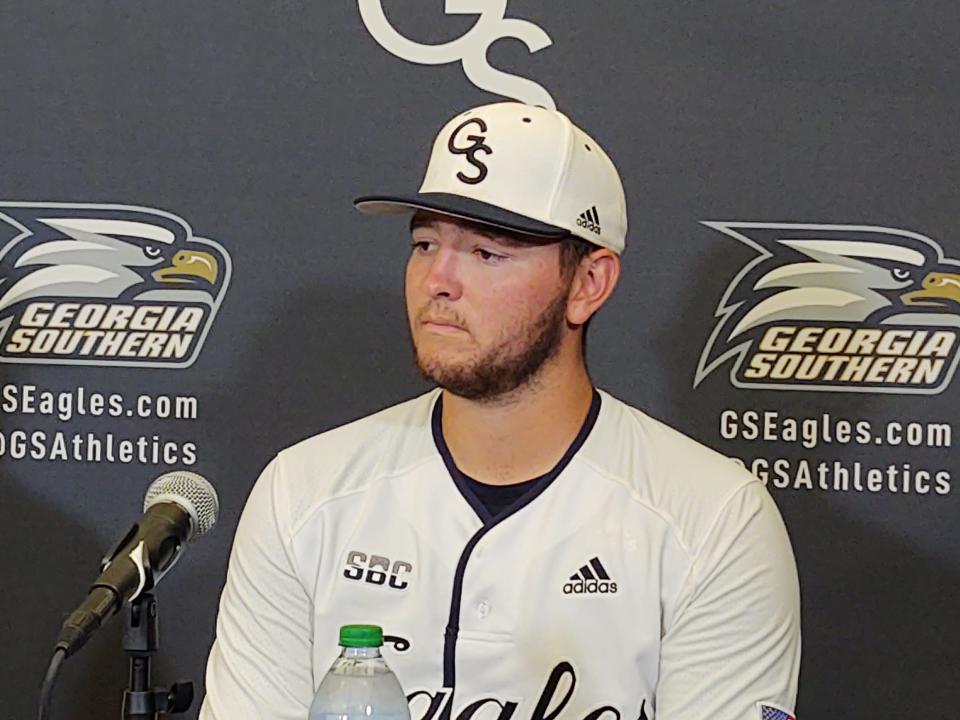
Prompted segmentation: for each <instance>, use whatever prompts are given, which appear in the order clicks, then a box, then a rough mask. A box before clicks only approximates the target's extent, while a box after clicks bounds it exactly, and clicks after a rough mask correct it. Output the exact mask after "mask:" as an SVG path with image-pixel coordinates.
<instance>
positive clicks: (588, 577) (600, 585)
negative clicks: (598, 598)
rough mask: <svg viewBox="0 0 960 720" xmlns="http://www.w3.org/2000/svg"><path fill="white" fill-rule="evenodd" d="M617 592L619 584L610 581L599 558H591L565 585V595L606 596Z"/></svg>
mask: <svg viewBox="0 0 960 720" xmlns="http://www.w3.org/2000/svg"><path fill="white" fill-rule="evenodd" d="M616 591H617V584H616V583H615V582H613V581H612V580H611V579H610V575H608V574H607V571H606V569H605V568H604V567H603V564H602V563H601V562H600V558H598V557H594V558H591V559H590V562H588V563H587V564H586V565H584V566H583V567H581V568H580V569H579V570H577V572H575V573H574V574H573V575H571V576H570V580H569V581H568V582H565V583H564V584H563V594H564V595H600V594H604V595H605V594H607V593H610V594H612V593H615V592H616Z"/></svg>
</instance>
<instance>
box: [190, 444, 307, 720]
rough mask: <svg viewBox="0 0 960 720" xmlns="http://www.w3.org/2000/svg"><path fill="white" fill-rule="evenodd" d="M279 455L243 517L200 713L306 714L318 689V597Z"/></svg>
mask: <svg viewBox="0 0 960 720" xmlns="http://www.w3.org/2000/svg"><path fill="white" fill-rule="evenodd" d="M285 497H286V495H285V492H284V488H283V484H282V474H281V467H280V460H279V458H274V460H273V461H272V462H271V463H270V464H269V465H267V467H266V468H265V469H264V471H263V473H262V474H261V475H260V478H259V479H258V480H257V482H256V484H255V485H254V488H253V490H252V491H251V493H250V496H249V498H248V499H247V503H246V505H245V507H244V509H243V513H242V514H241V517H240V522H239V525H238V526H237V533H236V536H235V538H234V542H233V549H232V551H231V553H230V562H229V567H228V570H227V580H226V585H225V586H224V589H223V594H222V595H221V597H220V611H219V614H218V616H217V628H216V640H215V641H214V644H213V647H212V649H211V651H210V656H209V659H208V661H207V673H206V692H207V694H206V697H205V699H204V702H203V706H202V708H201V710H200V720H237V718H244V719H245V720H247V719H249V720H254V719H257V720H303V718H305V717H306V716H307V709H308V707H309V705H310V702H311V700H312V696H313V677H312V670H311V651H312V643H311V628H310V625H311V621H310V618H311V611H310V608H311V600H310V597H309V595H308V594H307V592H306V591H305V589H304V587H303V585H302V583H301V582H300V581H299V579H298V577H297V574H296V572H295V570H294V568H295V564H294V561H293V555H292V551H291V546H290V543H289V536H290V533H289V526H290V521H289V507H288V506H287V505H288V504H287V502H286V501H285Z"/></svg>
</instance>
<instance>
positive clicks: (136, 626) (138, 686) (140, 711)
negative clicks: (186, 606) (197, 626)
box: [122, 593, 193, 720]
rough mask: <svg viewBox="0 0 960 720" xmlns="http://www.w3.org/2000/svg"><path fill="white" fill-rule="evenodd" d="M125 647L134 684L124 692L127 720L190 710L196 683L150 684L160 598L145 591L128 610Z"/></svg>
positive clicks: (157, 642) (154, 719) (148, 719)
mask: <svg viewBox="0 0 960 720" xmlns="http://www.w3.org/2000/svg"><path fill="white" fill-rule="evenodd" d="M124 619H125V626H124V630H123V649H124V651H125V652H126V653H127V655H128V656H129V657H130V687H129V688H127V690H126V691H125V692H124V693H123V716H122V717H123V720H158V716H159V715H164V714H170V715H173V714H177V713H182V712H186V711H187V710H188V709H189V708H190V705H191V703H192V702H193V683H192V682H178V683H174V684H173V685H171V686H170V687H167V688H156V687H150V659H151V655H153V654H154V653H155V652H156V651H157V650H158V649H159V647H160V632H159V618H158V617H157V600H156V598H154V597H153V595H151V594H150V593H143V594H142V595H140V596H139V597H137V598H136V599H135V600H134V601H133V602H131V603H130V604H129V607H128V608H127V609H126V610H125V611H124Z"/></svg>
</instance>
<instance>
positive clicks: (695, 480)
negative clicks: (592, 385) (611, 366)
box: [583, 391, 766, 551]
mask: <svg viewBox="0 0 960 720" xmlns="http://www.w3.org/2000/svg"><path fill="white" fill-rule="evenodd" d="M600 392H601V399H602V403H603V405H605V408H604V409H603V411H602V412H601V416H600V418H598V423H597V431H598V432H597V433H596V436H595V437H591V438H590V439H589V442H588V443H587V444H585V446H584V448H583V449H584V451H585V453H584V456H585V459H586V460H587V461H588V462H590V463H591V464H592V465H593V466H594V467H595V468H597V469H599V470H600V471H601V472H603V473H605V474H607V475H608V476H609V477H611V478H612V479H615V480H617V481H618V482H620V483H622V484H623V485H625V486H626V488H627V489H628V490H629V492H630V493H631V495H632V497H633V498H634V500H635V501H637V502H639V503H642V504H644V505H645V506H647V507H648V508H649V509H650V510H651V511H653V512H655V513H657V514H658V515H660V516H661V517H662V518H663V519H664V520H665V521H666V522H668V523H669V524H671V525H672V526H673V527H674V529H675V531H676V532H677V533H678V535H679V536H680V538H681V541H682V542H683V544H684V545H685V546H687V547H688V549H690V550H691V551H693V550H694V549H695V548H696V547H698V546H699V544H700V542H701V541H702V539H703V537H704V535H705V534H706V533H707V532H709V530H710V528H711V527H712V526H713V525H714V523H715V521H716V519H717V518H718V516H719V515H720V514H721V512H722V511H723V509H724V507H725V506H726V505H727V503H729V502H730V500H731V499H732V498H733V497H734V496H736V495H738V494H741V493H744V492H746V493H748V494H751V495H753V494H756V493H759V494H766V489H765V488H764V487H763V484H762V483H761V482H760V480H759V479H758V478H757V477H756V476H754V475H752V474H751V473H749V472H748V471H747V470H746V469H745V468H744V467H743V466H742V465H740V464H739V463H737V462H736V461H734V460H733V459H731V458H729V457H727V456H725V455H723V454H721V453H719V452H717V451H716V450H713V449H712V448H709V447H707V446H706V445H704V444H703V443H701V442H699V441H697V440H695V439H693V438H692V437H690V436H688V435H686V434H685V433H683V432H681V431H680V430H678V429H676V428H673V427H671V426H669V425H667V424H666V423H664V422H662V421H660V420H657V419H656V418H653V417H651V416H650V415H648V414H647V413H645V412H644V411H642V410H640V409H638V408H636V407H633V406H631V405H628V404H627V403H626V402H624V401H622V400H620V399H618V398H616V397H614V396H613V395H611V394H610V393H607V392H604V391H600Z"/></svg>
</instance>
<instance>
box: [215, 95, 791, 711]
mask: <svg viewBox="0 0 960 720" xmlns="http://www.w3.org/2000/svg"><path fill="white" fill-rule="evenodd" d="M357 206H358V207H359V208H360V209H361V210H364V211H367V212H376V213H391V212H410V211H414V214H413V215H412V218H411V223H410V225H411V235H412V246H413V247H412V252H411V256H410V259H409V261H408V264H407V271H406V302H407V312H408V316H409V324H410V334H411V338H412V341H413V346H414V350H415V358H416V363H417V366H418V368H419V369H420V371H421V372H422V373H423V375H424V376H426V377H427V378H429V379H430V380H432V381H433V382H435V383H436V384H437V385H438V386H439V387H438V388H437V389H435V390H433V391H431V392H429V393H427V394H425V395H423V396H420V397H418V398H414V399H413V400H410V401H407V402H405V403H402V404H399V405H396V406H394V407H391V408H388V409H386V410H383V411H381V412H379V413H377V414H375V415H372V416H370V417H366V418H362V419H360V420H358V421H356V422H353V423H351V424H349V425H346V426H344V427H340V428H337V429H334V430H331V431H329V432H326V433H322V434H320V435H317V436H315V437H313V438H310V439H308V440H305V441H303V442H301V443H299V444H297V445H294V446H293V447H290V448H288V449H286V450H284V451H282V452H281V453H279V455H278V456H277V457H276V458H274V460H273V461H272V462H271V463H270V464H269V465H268V466H267V468H266V469H265V470H264V472H263V474H262V476H261V477H260V479H259V480H258V482H257V484H256V486H255V487H254V489H253V491H252V493H251V496H250V498H249V500H248V502H247V505H246V507H245V509H244V512H243V516H242V518H241V520H240V525H239V527H238V530H237V535H236V540H235V543H234V548H233V552H232V555H231V560H230V569H229V573H228V577H227V583H226V587H225V589H224V592H223V596H222V599H221V607H220V615H219V618H218V624H217V640H216V643H215V645H214V647H213V649H212V651H211V655H210V660H209V665H208V672H207V692H208V694H207V698H206V701H205V703H204V706H203V710H202V712H201V715H200V717H201V719H202V720H228V719H229V720H236V719H237V718H244V719H247V718H269V719H270V720H281V719H284V720H286V719H288V718H289V719H290V720H293V719H294V718H297V719H298V720H302V718H304V717H306V712H307V707H308V706H309V704H310V701H311V698H312V696H313V692H314V689H315V687H316V686H317V685H318V684H319V682H320V680H321V679H322V677H323V675H324V673H325V672H326V670H327V668H328V667H329V666H330V664H331V662H332V661H333V659H334V657H335V656H336V654H337V651H338V648H337V646H336V638H337V629H338V627H339V626H340V625H343V624H347V623H361V622H363V623H374V624H379V625H381V626H383V627H384V630H385V632H386V633H387V635H388V636H391V642H392V644H389V645H387V646H386V647H385V656H386V659H387V662H388V663H389V664H390V666H391V667H392V668H393V670H394V671H395V672H396V674H397V676H398V678H399V680H400V683H401V685H402V686H403V687H404V690H405V691H406V692H407V694H408V699H409V703H410V708H411V714H412V717H413V718H414V720H420V719H423V720H434V719H437V720H441V719H448V720H455V719H459V720H472V719H473V718H476V719H478V720H480V719H487V718H489V719H491V720H492V719H493V718H497V720H507V719H508V718H517V720H521V719H523V720H526V719H530V720H555V719H557V720H565V719H566V718H571V719H572V720H598V719H599V718H601V717H602V718H603V719H604V720H636V719H638V718H645V719H646V720H654V718H657V719H661V720H707V719H709V720H748V719H750V720H761V718H763V720H766V719H767V718H788V717H790V716H791V714H792V712H793V706H794V702H795V698H796V691H797V673H798V668H799V658H800V634H799V593H798V587H797V578H796V569H795V566H794V560H793V555H792V552H791V549H790V545H789V541H788V539H787V535H786V532H785V530H784V527H783V523H782V521H781V519H780V516H779V514H778V512H777V510H776V507H775V505H774V504H773V502H772V500H771V499H770V497H769V495H768V494H767V492H766V490H765V489H764V487H763V485H762V484H761V483H760V481H759V480H757V479H756V478H755V477H753V476H752V475H750V474H749V473H747V472H746V471H745V470H743V469H742V468H740V467H739V466H738V465H736V464H735V463H734V462H733V461H731V460H729V459H727V458H725V457H723V456H721V455H719V454H717V453H715V452H713V451H711V450H709V449H707V448H705V447H703V446H702V445H699V444H697V443H696V442H694V441H693V440H691V439H689V438H687V437H685V436H683V435H681V434H680V433H678V432H676V431H674V430H672V429H670V428H668V427H666V426H664V425H662V424H661V423H659V422H657V421H655V420H653V419H651V418H649V417H648V416H646V415H644V414H643V413H642V412H640V411H639V410H636V409H634V408H631V407H629V406H627V405H626V404H624V403H622V402H620V401H619V400H617V399H616V398H614V397H612V396H611V395H609V394H608V393H606V392H603V391H602V390H598V389H596V388H594V386H593V384H592V382H591V380H590V377H589V375H588V373H587V369H586V366H585V362H584V356H583V339H584V338H583V335H584V331H585V326H586V325H587V323H588V322H589V320H590V318H591V317H592V316H593V314H594V313H596V312H597V311H598V310H599V309H600V308H601V307H602V306H603V304H604V303H605V302H606V300H607V298H608V297H609V296H610V294H611V293H612V292H613V289H614V287H615V285H616V283H617V279H618V277H619V273H620V259H619V254H620V252H621V251H622V250H623V247H624V238H625V235H626V209H625V201H624V194H623V189H622V186H621V183H620V178H619V176H618V174H617V171H616V169H615V168H614V166H613V163H612V162H611V161H610V159H609V158H608V157H607V155H606V154H605V153H604V152H603V150H602V149H601V148H600V146H599V145H598V144H597V143H596V142H595V141H594V140H592V139H591V138H590V137H589V136H587V135H586V134H585V133H583V132H582V131H581V130H580V129H579V128H577V127H576V126H574V125H573V124H572V123H571V122H570V121H569V120H568V119H567V118H566V117H565V116H564V115H562V114H560V113H558V112H554V111H550V110H546V109H543V108H540V107H530V106H526V105H522V104H519V103H498V104H494V105H488V106H484V107H479V108H475V109H473V110H469V111H467V112H465V113H463V114H461V115H459V116H457V117H456V118H454V119H453V120H451V121H450V122H449V123H447V125H446V126H444V128H443V129H442V130H441V131H440V134H439V135H438V136H437V139H436V141H435V143H434V146H433V152H432V154H431V157H430V161H429V165H428V168H427V172H426V176H425V178H424V181H423V184H422V186H421V188H420V192H419V193H417V194H415V195H413V196H409V197H398V196H377V197H365V198H360V199H359V200H357ZM774 713H780V715H776V714H774Z"/></svg>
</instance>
